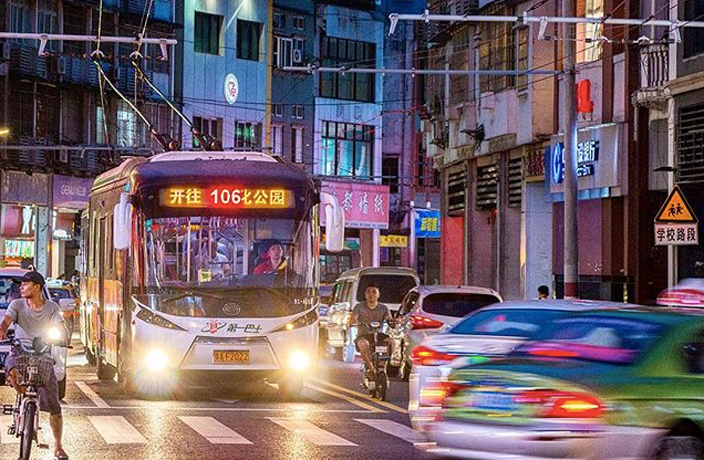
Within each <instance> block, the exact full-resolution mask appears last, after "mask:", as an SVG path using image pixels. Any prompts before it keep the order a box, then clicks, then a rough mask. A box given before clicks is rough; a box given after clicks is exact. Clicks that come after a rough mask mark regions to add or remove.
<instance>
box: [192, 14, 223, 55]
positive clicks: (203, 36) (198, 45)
mask: <svg viewBox="0 0 704 460" xmlns="http://www.w3.org/2000/svg"><path fill="white" fill-rule="evenodd" d="M221 26H222V16H219V15H217V14H208V13H202V12H200V11H196V17H195V31H194V36H193V49H194V50H195V52H196V53H207V54H219V53H220V27H221Z"/></svg>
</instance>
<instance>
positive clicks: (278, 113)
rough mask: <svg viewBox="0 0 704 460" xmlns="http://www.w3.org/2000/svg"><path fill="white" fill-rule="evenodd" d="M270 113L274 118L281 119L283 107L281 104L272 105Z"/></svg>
mask: <svg viewBox="0 0 704 460" xmlns="http://www.w3.org/2000/svg"><path fill="white" fill-rule="evenodd" d="M272 113H273V114H274V116H275V117H283V116H284V106H283V105H281V104H274V108H273V110H272Z"/></svg>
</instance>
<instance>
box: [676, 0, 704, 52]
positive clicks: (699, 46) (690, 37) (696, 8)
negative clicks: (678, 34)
mask: <svg viewBox="0 0 704 460" xmlns="http://www.w3.org/2000/svg"><path fill="white" fill-rule="evenodd" d="M680 4H681V3H680ZM702 17H704V2H701V1H698V2H694V1H691V0H690V1H688V2H686V3H685V5H684V18H685V19H686V20H687V21H700V20H701V18H702ZM683 34H684V37H683V38H684V44H683V47H684V58H685V59H686V58H688V57H692V56H696V55H697V54H701V53H704V29H700V28H694V27H685V28H684V32H683Z"/></svg>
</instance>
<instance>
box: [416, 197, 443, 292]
mask: <svg viewBox="0 0 704 460" xmlns="http://www.w3.org/2000/svg"><path fill="white" fill-rule="evenodd" d="M441 224H442V219H441V215H440V210H438V209H421V208H414V209H413V233H412V236H411V240H412V241H414V243H415V266H416V270H417V271H418V276H419V277H420V279H421V282H422V283H423V284H439V283H440V236H441V234H442V233H441Z"/></svg>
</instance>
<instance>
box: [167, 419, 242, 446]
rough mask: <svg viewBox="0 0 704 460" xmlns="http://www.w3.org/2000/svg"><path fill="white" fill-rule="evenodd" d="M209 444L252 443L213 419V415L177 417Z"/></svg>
mask: <svg viewBox="0 0 704 460" xmlns="http://www.w3.org/2000/svg"><path fill="white" fill-rule="evenodd" d="M179 419H180V420H181V421H182V422H183V423H185V424H186V425H188V426H189V427H191V428H193V430H195V431H196V432H197V433H198V434H200V435H201V436H203V437H204V438H205V439H207V440H208V441H209V442H210V443H211V444H252V443H251V442H250V441H249V440H247V439H246V438H245V437H244V436H242V435H241V434H239V433H238V432H236V431H233V430H231V429H229V428H228V427H226V426H225V425H223V424H222V423H220V422H218V421H217V420H215V419H214V418H213V417H179Z"/></svg>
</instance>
